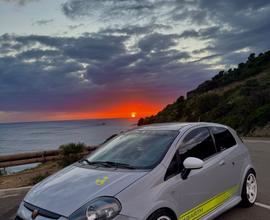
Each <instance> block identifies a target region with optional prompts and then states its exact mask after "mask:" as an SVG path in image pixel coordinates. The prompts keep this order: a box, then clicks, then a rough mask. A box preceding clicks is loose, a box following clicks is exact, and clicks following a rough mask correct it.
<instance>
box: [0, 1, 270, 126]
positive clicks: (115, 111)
mask: <svg viewBox="0 0 270 220" xmlns="http://www.w3.org/2000/svg"><path fill="white" fill-rule="evenodd" d="M269 36H270V1H269V0H256V1H254V0H218V1H217V0H0V122H16V121H40V120H66V119H68V120H69V119H84V118H115V117H116V118H119V117H130V115H131V112H136V113H137V115H136V116H137V117H138V118H139V117H144V116H147V115H152V114H155V113H157V112H158V111H159V110H161V109H162V108H163V107H165V106H166V105H167V104H169V103H171V102H173V101H174V100H175V99H177V98H178V97H179V96H181V95H185V94H186V92H187V91H189V90H192V89H194V88H196V86H198V84H199V83H201V82H203V81H205V80H209V79H211V77H213V76H214V75H215V74H217V73H218V71H220V70H223V69H228V68H233V67H235V66H237V64H238V63H241V62H243V61H245V60H246V59H247V57H248V56H249V54H250V53H253V52H254V53H256V54H258V53H260V52H265V51H267V50H269V49H270V41H269Z"/></svg>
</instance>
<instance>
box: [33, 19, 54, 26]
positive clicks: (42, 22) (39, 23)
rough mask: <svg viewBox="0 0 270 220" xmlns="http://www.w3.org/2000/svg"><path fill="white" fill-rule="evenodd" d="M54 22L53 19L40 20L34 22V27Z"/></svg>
mask: <svg viewBox="0 0 270 220" xmlns="http://www.w3.org/2000/svg"><path fill="white" fill-rule="evenodd" d="M53 21H54V20H53V19H40V20H37V21H35V22H33V25H38V26H42V25H48V24H50V23H52V22H53Z"/></svg>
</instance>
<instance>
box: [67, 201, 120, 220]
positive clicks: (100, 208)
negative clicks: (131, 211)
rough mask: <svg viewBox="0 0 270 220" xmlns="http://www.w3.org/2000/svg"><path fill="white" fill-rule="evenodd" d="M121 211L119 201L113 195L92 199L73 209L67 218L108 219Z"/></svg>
mask: <svg viewBox="0 0 270 220" xmlns="http://www.w3.org/2000/svg"><path fill="white" fill-rule="evenodd" d="M120 211H121V204H120V202H119V201H118V200H117V199H115V198H113V197H100V198H97V199H94V200H92V201H90V202H88V203H87V204H85V205H84V206H82V207H81V208H80V209H78V210H77V211H75V212H74V213H73V214H72V215H71V216H70V217H69V220H110V219H113V218H114V217H115V216H117V215H118V214H119V213H120Z"/></svg>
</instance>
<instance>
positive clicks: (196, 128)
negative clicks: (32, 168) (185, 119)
mask: <svg viewBox="0 0 270 220" xmlns="http://www.w3.org/2000/svg"><path fill="white" fill-rule="evenodd" d="M256 196H257V183H256V174H255V170H254V168H253V166H252V163H251V160H250V156H249V153H248V150H247V148H246V147H245V145H244V144H243V142H242V141H241V139H240V138H239V137H238V136H237V134H236V132H235V131H234V130H233V129H231V128H229V127H227V126H223V125H220V124H213V123H169V124H155V125H150V126H144V127H138V128H136V129H134V130H130V131H127V132H125V133H123V134H120V135H119V136H117V137H115V138H114V139H112V140H110V141H109V142H107V143H105V144H104V145H103V146H102V147H100V148H99V149H98V150H96V151H95V152H94V153H92V154H91V155H89V156H88V157H86V158H85V159H83V160H81V161H79V162H77V163H75V164H73V165H71V166H69V167H67V168H65V169H63V170H61V171H59V172H58V173H56V174H54V175H52V176H50V177H49V178H47V179H45V180H44V181H42V182H41V183H39V184H37V185H36V186H34V187H33V188H32V189H31V190H30V191H29V193H28V194H27V195H26V197H25V198H24V200H23V202H22V203H21V205H20V208H19V210H18V212H17V217H16V220H30V219H36V220H52V219H58V220H106V219H107V220H109V219H114V220H138V219H143V220H177V219H178V220H195V219H213V218H214V217H216V216H218V215H220V214H221V213H223V212H224V211H226V210H228V209H230V208H231V207H233V206H235V205H236V204H238V203H240V202H241V203H242V204H243V205H244V206H247V207H249V206H252V205H253V204H254V202H255V200H256Z"/></svg>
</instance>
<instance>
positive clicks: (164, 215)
mask: <svg viewBox="0 0 270 220" xmlns="http://www.w3.org/2000/svg"><path fill="white" fill-rule="evenodd" d="M147 220H175V217H174V216H173V215H172V213H170V212H167V211H166V210H162V209H161V210H158V211H156V212H155V213H153V214H152V215H151V216H150V217H149V218H148V219H147Z"/></svg>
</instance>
